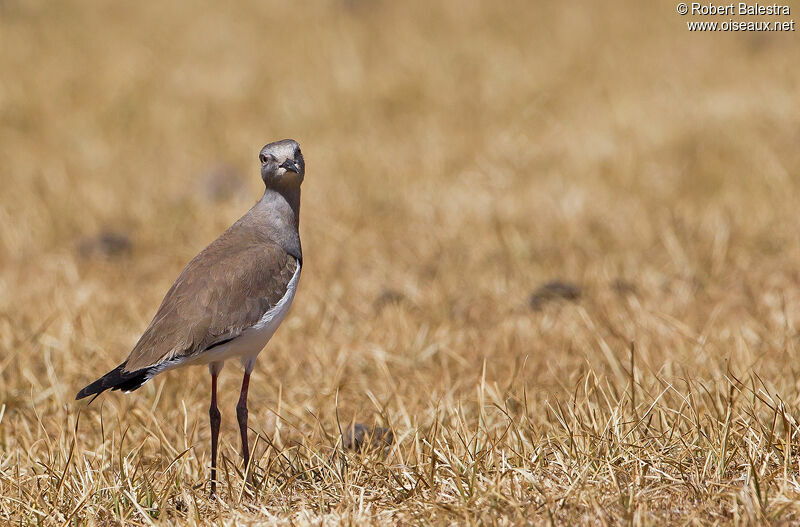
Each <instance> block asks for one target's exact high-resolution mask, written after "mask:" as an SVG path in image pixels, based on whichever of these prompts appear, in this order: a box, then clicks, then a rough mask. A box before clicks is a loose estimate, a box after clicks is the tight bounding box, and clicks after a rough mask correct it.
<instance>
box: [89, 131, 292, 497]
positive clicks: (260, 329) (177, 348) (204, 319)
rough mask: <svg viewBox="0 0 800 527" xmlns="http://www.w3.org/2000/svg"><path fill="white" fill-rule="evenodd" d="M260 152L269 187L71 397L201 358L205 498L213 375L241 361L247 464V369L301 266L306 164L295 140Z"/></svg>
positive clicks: (129, 386) (124, 386)
mask: <svg viewBox="0 0 800 527" xmlns="http://www.w3.org/2000/svg"><path fill="white" fill-rule="evenodd" d="M258 157H259V160H260V161H261V179H263V180H264V184H265V186H266V189H265V191H264V195H263V197H262V198H261V199H260V200H259V201H258V203H256V204H255V206H253V208H251V209H250V210H249V211H248V212H247V214H245V215H244V216H242V217H241V218H240V219H239V220H238V221H237V222H236V223H234V224H233V225H232V226H231V227H230V228H229V229H228V230H227V231H225V232H224V233H222V235H221V236H220V237H219V238H217V239H216V240H214V241H213V242H212V243H211V244H210V245H209V246H208V247H206V248H205V249H203V250H202V251H201V252H200V254H198V255H197V256H195V257H194V258H193V259H192V261H190V262H189V264H188V265H187V266H186V267H185V268H184V269H183V271H182V272H181V274H180V275H179V276H178V279H177V280H175V283H174V284H173V285H172V287H171V288H170V289H169V291H167V294H166V296H165V297H164V300H163V301H162V302H161V306H160V307H159V308H158V311H157V312H156V314H155V316H154V317H153V320H152V322H150V325H149V326H148V327H147V329H145V331H144V333H143V334H142V336H141V337H140V338H139V341H138V342H137V343H136V345H135V346H134V347H133V351H131V352H130V355H128V358H127V359H125V360H124V361H123V362H122V364H120V365H119V366H117V367H116V368H114V369H113V370H111V371H110V372H108V373H106V374H105V375H103V376H102V377H100V378H99V379H97V380H96V381H95V382H93V383H91V384H90V385H88V386H87V387H85V388H84V389H82V390H81V391H80V392H78V395H77V397H76V399H82V398H84V397H88V396H89V395H94V396H95V398H96V397H97V396H98V395H100V394H101V393H102V392H104V391H106V390H122V391H124V392H132V391H133V390H136V389H138V388H140V387H141V386H142V385H143V384H144V383H146V382H147V381H149V380H150V379H152V378H153V377H155V376H156V375H158V374H159V373H162V372H165V371H168V370H172V369H175V368H180V367H183V366H191V365H195V364H207V365H208V368H209V371H210V372H211V406H210V408H209V417H210V422H211V494H212V495H214V494H215V493H216V482H217V444H218V439H219V425H220V420H221V416H220V411H219V409H218V408H217V376H218V375H219V373H220V370H222V367H223V365H224V363H225V361H226V360H227V359H233V358H238V359H239V360H240V361H241V363H242V366H243V368H244V378H243V380H242V390H241V394H240V396H239V402H238V404H237V405H236V416H237V418H238V421H239V431H240V433H241V437H242V458H243V459H244V466H245V470H247V467H248V464H249V461H250V451H249V449H248V444H247V389H248V385H249V383H250V373H251V372H252V371H253V368H254V366H255V364H256V358H257V357H258V354H259V353H260V352H261V350H262V349H264V346H266V344H267V342H268V341H269V340H270V338H271V337H272V335H273V334H274V333H275V331H276V330H277V329H278V326H279V325H280V324H281V322H282V321H283V319H284V318H285V317H286V314H287V313H288V311H289V307H290V306H291V304H292V300H293V299H294V296H295V291H296V290H297V282H298V280H299V279H300V269H301V267H302V265H303V252H302V250H301V248H300V234H299V231H298V225H299V217H300V184H301V183H302V182H303V176H304V174H305V162H304V161H303V155H302V153H301V152H300V145H298V144H297V142H296V141H294V140H292V139H284V140H282V141H277V142H274V143H270V144H268V145H266V146H265V147H264V148H262V149H261V152H260V153H259V156H258ZM92 400H94V398H93V399H92Z"/></svg>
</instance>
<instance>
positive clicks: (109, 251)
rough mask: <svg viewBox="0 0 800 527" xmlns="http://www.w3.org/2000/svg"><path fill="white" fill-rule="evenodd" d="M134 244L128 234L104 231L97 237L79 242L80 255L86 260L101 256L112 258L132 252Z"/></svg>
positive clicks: (88, 237) (90, 237)
mask: <svg viewBox="0 0 800 527" xmlns="http://www.w3.org/2000/svg"><path fill="white" fill-rule="evenodd" d="M132 248H133V243H132V242H131V239H130V238H129V237H128V235H127V234H123V233H121V232H115V231H103V232H101V233H99V234H97V235H95V236H87V237H86V238H83V239H82V240H81V241H80V242H78V253H80V255H81V256H83V257H84V258H89V257H92V256H100V257H102V258H112V257H116V256H122V255H124V254H128V253H130V252H131V249H132Z"/></svg>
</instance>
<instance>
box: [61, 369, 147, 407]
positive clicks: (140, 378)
mask: <svg viewBox="0 0 800 527" xmlns="http://www.w3.org/2000/svg"><path fill="white" fill-rule="evenodd" d="M153 369H154V368H152V367H151V368H142V369H141V370H136V371H125V363H124V362H123V363H122V364H120V365H119V366H117V367H116V368H114V369H113V370H111V371H110V372H108V373H106V374H105V375H103V376H102V377H100V378H99V379H97V380H96V381H94V382H93V383H92V384H90V385H89V386H87V387H86V388H84V389H83V390H81V391H79V392H78V395H76V396H75V399H83V398H84V397H89V396H90V395H94V396H95V397H97V396H98V395H100V394H101V393H103V392H104V391H106V390H122V391H125V392H132V391H133V390H135V389H137V388H139V387H140V386H141V385H142V384H144V383H146V382H147V381H148V380H149V379H150V377H151V376H152V373H153V372H152V370H153ZM95 394H96V395H95ZM92 401H94V399H92ZM90 402H91V401H90Z"/></svg>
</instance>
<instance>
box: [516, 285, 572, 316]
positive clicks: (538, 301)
mask: <svg viewBox="0 0 800 527" xmlns="http://www.w3.org/2000/svg"><path fill="white" fill-rule="evenodd" d="M580 297H581V288H580V287H578V286H577V285H575V284H573V283H570V282H561V281H558V280H555V281H553V282H547V283H546V284H544V285H542V286H541V287H539V288H538V289H537V290H536V291H534V292H533V293H532V294H531V298H530V300H529V303H530V306H531V309H533V310H534V311H539V310H541V309H542V308H543V307H544V306H545V305H546V304H549V303H551V302H554V301H558V300H568V301H570V302H574V301H576V300H578V299H579V298H580Z"/></svg>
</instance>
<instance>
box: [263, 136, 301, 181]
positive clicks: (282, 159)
mask: <svg viewBox="0 0 800 527" xmlns="http://www.w3.org/2000/svg"><path fill="white" fill-rule="evenodd" d="M258 160H259V161H261V179H263V180H264V184H265V185H266V186H267V187H270V188H274V187H285V186H298V187H299V186H300V183H302V182H303V176H304V175H305V173H306V164H305V161H303V154H302V153H301V152H300V145H299V144H297V141H295V140H294V139H283V140H281V141H275V142H274V143H270V144H268V145H266V146H265V147H264V148H262V149H261V152H260V153H259V154H258Z"/></svg>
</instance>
